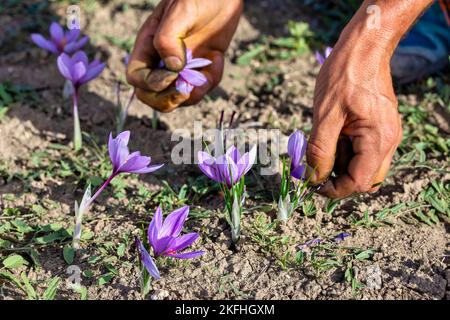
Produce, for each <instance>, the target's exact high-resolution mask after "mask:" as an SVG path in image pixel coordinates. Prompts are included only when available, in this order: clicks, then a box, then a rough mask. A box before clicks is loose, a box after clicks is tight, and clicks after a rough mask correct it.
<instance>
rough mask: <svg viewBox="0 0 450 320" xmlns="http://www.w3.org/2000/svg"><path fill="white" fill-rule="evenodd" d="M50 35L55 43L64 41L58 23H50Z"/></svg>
mask: <svg viewBox="0 0 450 320" xmlns="http://www.w3.org/2000/svg"><path fill="white" fill-rule="evenodd" d="M50 35H51V36H52V39H53V40H54V41H55V42H57V43H60V42H61V41H62V40H63V39H64V30H63V28H62V27H61V25H60V24H59V23H57V22H52V24H51V25H50Z"/></svg>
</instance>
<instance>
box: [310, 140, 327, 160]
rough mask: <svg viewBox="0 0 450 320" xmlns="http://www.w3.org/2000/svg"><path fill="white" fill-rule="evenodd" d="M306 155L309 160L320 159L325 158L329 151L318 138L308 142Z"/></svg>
mask: <svg viewBox="0 0 450 320" xmlns="http://www.w3.org/2000/svg"><path fill="white" fill-rule="evenodd" d="M306 155H307V157H308V159H310V160H317V161H320V160H325V159H327V158H328V157H329V152H327V149H326V147H325V144H323V143H322V142H320V141H319V140H313V141H311V142H310V143H308V147H307V150H306Z"/></svg>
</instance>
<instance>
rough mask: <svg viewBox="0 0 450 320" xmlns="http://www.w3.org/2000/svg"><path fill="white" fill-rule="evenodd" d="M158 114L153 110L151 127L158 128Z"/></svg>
mask: <svg viewBox="0 0 450 320" xmlns="http://www.w3.org/2000/svg"><path fill="white" fill-rule="evenodd" d="M158 122H159V116H158V111H156V110H153V118H152V129H154V130H156V129H158Z"/></svg>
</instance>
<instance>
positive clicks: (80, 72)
mask: <svg viewBox="0 0 450 320" xmlns="http://www.w3.org/2000/svg"><path fill="white" fill-rule="evenodd" d="M58 68H59V71H60V72H61V74H62V75H63V77H64V78H66V79H67V80H69V81H70V82H71V84H72V87H73V94H72V97H73V132H74V134H73V143H74V148H75V150H76V151H78V150H80V149H81V146H82V138H81V128H80V118H79V116H78V102H79V88H80V86H81V85H83V84H85V83H87V82H89V81H91V80H93V79H95V78H96V77H98V76H99V75H100V73H101V72H102V71H103V69H104V68H105V64H104V63H101V62H100V61H98V60H94V61H92V62H91V63H89V61H88V57H87V56H86V53H84V52H83V51H78V52H77V53H75V54H74V55H73V56H72V57H70V56H68V55H67V54H65V53H62V54H61V55H60V56H59V57H58Z"/></svg>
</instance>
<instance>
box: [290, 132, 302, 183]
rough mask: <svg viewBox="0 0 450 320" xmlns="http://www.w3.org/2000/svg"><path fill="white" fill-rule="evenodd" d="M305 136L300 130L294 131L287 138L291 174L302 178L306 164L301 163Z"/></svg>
mask: <svg viewBox="0 0 450 320" xmlns="http://www.w3.org/2000/svg"><path fill="white" fill-rule="evenodd" d="M306 144H307V142H306V138H305V136H304V135H303V132H301V131H300V130H297V131H295V132H294V133H293V134H291V136H290V137H289V140H288V155H289V157H290V158H291V176H293V177H294V178H296V179H303V177H304V174H305V169H306V166H305V165H304V164H302V163H301V161H302V159H303V157H304V156H305V152H306Z"/></svg>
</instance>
